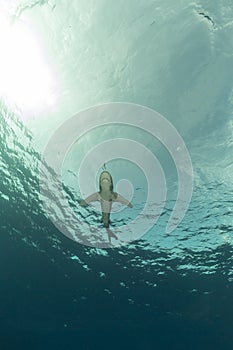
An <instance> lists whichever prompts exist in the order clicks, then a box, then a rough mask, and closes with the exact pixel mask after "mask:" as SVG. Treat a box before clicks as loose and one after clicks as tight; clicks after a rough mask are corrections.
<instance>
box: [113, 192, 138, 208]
mask: <svg viewBox="0 0 233 350" xmlns="http://www.w3.org/2000/svg"><path fill="white" fill-rule="evenodd" d="M114 202H118V203H121V204H124V205H127V207H129V208H132V207H133V205H132V204H131V203H130V202H129V201H128V200H127V199H125V198H124V197H123V196H122V195H120V194H119V193H115V198H114Z"/></svg>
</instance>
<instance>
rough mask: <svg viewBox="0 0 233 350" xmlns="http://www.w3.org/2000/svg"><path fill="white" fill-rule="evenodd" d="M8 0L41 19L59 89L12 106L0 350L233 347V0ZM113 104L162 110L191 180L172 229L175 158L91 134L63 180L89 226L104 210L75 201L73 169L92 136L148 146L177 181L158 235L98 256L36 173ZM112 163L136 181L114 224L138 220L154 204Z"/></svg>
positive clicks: (14, 8) (5, 129)
mask: <svg viewBox="0 0 233 350" xmlns="http://www.w3.org/2000/svg"><path fill="white" fill-rule="evenodd" d="M9 4H10V5H9V8H8V7H7V6H6V5H4V6H3V5H1V6H2V8H3V10H4V12H3V13H4V16H7V15H8V14H10V15H13V14H15V17H14V18H15V21H16V23H17V21H22V22H25V23H30V25H32V26H33V28H34V30H35V31H36V32H37V34H38V33H39V34H38V37H40V38H43V40H42V39H40V40H42V41H43V42H44V49H45V50H47V51H46V52H47V57H49V59H48V60H49V62H50V65H52V66H53V69H55V71H56V72H57V74H58V75H57V83H56V84H57V85H58V87H57V85H56V84H55V87H54V94H55V97H56V98H55V101H56V102H55V104H54V105H53V106H52V107H51V106H50V107H48V106H47V107H43V108H42V107H41V108H37V107H36V106H34V107H31V106H30V108H29V107H25V102H24V103H23V104H22V105H20V104H19V101H17V106H16V105H14V103H13V102H14V99H13V96H12V100H11V99H10V96H8V97H7V98H5V97H4V98H2V99H1V105H0V120H1V123H0V150H1V153H0V162H1V163H0V178H1V185H0V198H1V206H0V210H1V226H0V227H1V236H0V240H1V242H0V246H1V249H0V257H1V264H0V300H1V303H0V325H1V327H0V348H1V349H3V350H5V349H6V350H8V349H21V348H22V349H36V350H37V349H38V350H39V349H43V350H44V349H67V348H77V349H109V348H110V349H120V348H121V349H170V348H173V349H179V350H180V349H185V350H186V349H205V350H206V349H219V348H222V349H231V348H232V342H233V335H232V327H233V284H232V282H233V259H232V256H233V255H232V253H233V236H232V232H233V226H232V223H233V220H232V203H233V202H232V190H233V186H232V154H233V148H232V145H233V143H232V78H231V77H232V63H233V62H232V57H233V56H232V55H233V47H232V39H231V38H232V8H231V7H230V5H231V4H230V2H229V1H227V0H223V1H221V2H218V1H205V3H202V2H199V1H196V2H189V1H168V0H167V1H159V0H158V1H141V2H136V1H135V2H134V1H131V0H129V1H127V2H123V1H119V2H115V1H104V0H103V1H99V2H93V1H80V2H78V1H72V2H71V3H70V5H69V6H67V4H65V2H63V1H61V2H59V3H56V2H55V1H51V2H46V1H41V2H39V1H34V2H33V1H26V2H23V1H22V2H21V1H18V2H17V1H10V2H9ZM207 16H208V17H209V18H207ZM0 30H2V29H1V27H0ZM38 40H39V39H38ZM0 45H1V44H0ZM54 67H56V68H54ZM12 101H13V102H12ZM111 101H115V102H117V101H125V102H131V103H137V104H142V105H144V106H147V107H150V108H153V109H155V110H156V111H158V112H159V113H161V114H163V115H164V116H165V117H166V118H167V119H168V120H169V121H170V122H171V123H172V124H173V125H174V126H175V127H176V129H177V130H178V132H179V133H180V135H181V136H182V137H183V139H184V141H185V144H186V146H187V148H188V150H189V153H190V156H191V160H192V164H193V172H194V179H193V180H194V187H193V194H192V200H191V203H190V206H189V210H188V212H187V213H186V215H185V217H184V219H183V220H182V222H181V223H180V224H179V226H178V227H177V228H176V229H175V230H174V231H173V232H172V233H171V234H167V233H166V231H165V228H166V222H167V220H168V218H169V215H170V213H171V209H172V207H173V205H174V200H175V196H176V194H177V174H176V169H175V167H174V164H173V162H172V160H171V159H170V157H169V155H168V152H167V151H166V150H165V149H163V148H162V147H161V145H159V144H158V141H155V140H154V139H153V138H152V137H151V136H150V135H146V134H145V132H142V131H141V132H140V131H138V132H137V133H135V131H133V130H131V129H130V128H128V129H127V128H124V127H122V128H119V129H117V132H116V130H115V129H114V130H113V129H111V128H107V127H105V128H99V129H96V130H95V131H93V132H92V133H89V134H87V135H84V137H83V138H82V139H81V140H80V142H79V143H78V144H76V146H74V148H73V149H72V150H70V152H69V154H68V155H67V158H66V161H65V162H64V169H63V174H62V181H63V191H64V193H65V195H66V198H67V199H68V203H69V205H70V208H72V210H74V212H75V213H76V214H77V215H79V218H81V220H84V221H85V220H87V221H88V222H89V223H90V224H92V225H94V226H95V225H96V226H98V225H99V221H98V220H99V215H100V213H99V212H98V211H96V210H94V209H93V208H90V209H87V211H85V210H86V209H85V210H83V209H81V208H80V207H79V206H78V204H77V203H78V199H79V198H80V195H81V194H80V192H79V188H78V186H77V181H76V177H75V176H76V175H77V171H78V168H79V166H80V160H81V157H82V156H83V155H85V154H86V153H87V152H88V150H89V149H90V148H91V147H93V145H95V144H96V143H97V141H98V142H99V141H102V142H103V141H104V140H107V139H108V138H109V137H111V138H113V137H130V138H133V139H135V140H137V141H138V142H141V143H142V144H144V145H145V146H146V147H147V148H148V149H150V150H151V151H152V152H154V154H156V156H157V157H158V158H159V160H160V163H161V165H162V167H163V169H164V172H165V174H166V178H167V181H168V197H167V201H166V203H165V207H164V210H163V213H162V215H161V217H160V218H159V220H158V222H157V223H156V224H155V225H154V226H153V228H152V229H150V230H149V231H148V232H147V233H146V234H145V235H143V236H142V237H141V238H140V239H138V240H136V241H133V242H131V243H130V244H127V245H125V246H120V247H116V248H112V249H111V248H110V249H98V248H95V247H89V246H85V245H82V244H79V243H77V242H74V241H73V240H71V239H68V238H67V237H65V235H63V234H62V233H61V232H60V231H59V230H58V229H57V228H56V227H55V226H54V225H53V223H52V222H51V221H50V220H49V218H48V215H47V213H46V212H45V210H44V207H43V203H42V199H41V195H40V188H39V169H40V167H41V165H43V166H44V167H46V169H48V171H49V172H50V175H51V177H53V176H54V172H53V169H49V168H48V166H47V165H46V164H45V163H44V159H43V151H44V148H45V144H46V143H47V142H48V140H49V138H50V137H51V135H52V134H53V132H54V131H55V130H56V129H57V128H58V127H59V125H61V123H63V122H64V121H65V120H67V119H68V118H70V117H71V116H72V115H73V114H75V113H77V112H79V111H80V110H83V109H85V108H88V107H90V106H93V105H95V104H101V103H106V102H111ZM46 108H47V109H46ZM117 162H118V163H117ZM109 167H110V169H111V171H112V172H113V177H114V179H115V181H118V180H120V176H121V171H119V168H120V169H121V170H122V169H127V171H128V172H127V176H129V179H130V180H131V182H132V183H133V185H134V188H135V192H134V195H133V203H134V204H135V205H134V208H133V209H132V211H131V212H130V211H124V212H123V214H122V215H121V214H119V213H116V214H114V215H113V218H112V219H113V227H114V225H115V226H117V225H119V224H125V225H127V223H128V222H129V221H130V220H132V219H133V218H134V216H136V215H137V214H138V212H139V211H140V208H141V207H140V200H141V202H145V201H146V196H145V191H146V188H147V187H146V180H145V177H143V174H142V172H141V171H140V170H137V169H136V168H135V167H134V165H133V164H131V165H130V166H129V165H128V166H126V163H125V161H124V160H116V161H115V163H114V161H112V163H111V162H110V163H109ZM124 174H126V172H125V171H124ZM132 174H133V175H132ZM131 175H132V176H131ZM130 176H131V178H130ZM92 186H94V187H95V186H97V180H96V179H94V180H93V184H92ZM58 197H59V193H58V192H56V187H54V198H55V199H56V200H57V199H58ZM56 203H57V202H56ZM55 208H57V207H56V205H55ZM63 209H64V212H62V211H59V210H57V211H56V215H57V218H58V219H61V220H62V219H63V218H65V217H66V208H65V207H64V208H63ZM87 213H88V214H87Z"/></svg>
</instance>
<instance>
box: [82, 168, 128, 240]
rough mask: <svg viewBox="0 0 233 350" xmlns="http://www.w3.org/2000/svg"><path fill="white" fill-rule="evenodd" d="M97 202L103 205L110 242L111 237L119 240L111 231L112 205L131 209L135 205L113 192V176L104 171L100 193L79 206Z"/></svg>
mask: <svg viewBox="0 0 233 350" xmlns="http://www.w3.org/2000/svg"><path fill="white" fill-rule="evenodd" d="M96 201H98V202H100V204H101V211H102V218H101V222H102V223H103V225H104V227H105V228H106V230H107V233H108V237H109V240H110V237H114V238H116V239H117V237H116V236H115V235H114V233H113V232H112V231H111V230H109V225H110V214H111V209H112V203H113V202H118V203H121V204H124V205H126V206H128V207H129V208H132V207H133V205H132V204H131V203H130V202H129V201H128V200H127V199H125V198H124V197H123V196H121V195H120V194H119V193H117V192H113V180H112V176H111V174H110V173H109V172H108V171H106V170H104V171H103V172H102V173H101V174H100V178H99V192H95V193H93V194H91V195H90V196H88V197H87V198H86V199H84V200H82V201H81V202H80V203H79V204H80V205H81V206H86V205H88V204H89V203H91V202H96Z"/></svg>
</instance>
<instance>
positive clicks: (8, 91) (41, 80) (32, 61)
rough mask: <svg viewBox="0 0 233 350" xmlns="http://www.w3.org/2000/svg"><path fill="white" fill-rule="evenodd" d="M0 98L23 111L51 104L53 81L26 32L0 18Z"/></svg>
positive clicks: (27, 30)
mask: <svg viewBox="0 0 233 350" xmlns="http://www.w3.org/2000/svg"><path fill="white" fill-rule="evenodd" d="M0 47H1V54H0V96H1V97H2V98H3V99H4V100H6V101H7V104H10V105H11V106H12V105H14V106H16V107H17V108H19V109H21V110H22V111H33V110H34V109H35V108H39V109H42V110H43V109H44V107H46V106H51V105H52V104H53V103H54V96H53V87H54V79H53V77H52V74H51V70H50V67H49V66H48V64H47V63H46V61H45V58H44V57H43V51H42V49H41V47H40V46H39V44H38V41H37V39H36V37H35V36H34V35H33V33H32V32H30V30H29V28H28V27H27V26H26V25H25V24H23V23H21V22H17V23H15V24H10V23H8V22H7V21H6V20H5V19H4V18H0Z"/></svg>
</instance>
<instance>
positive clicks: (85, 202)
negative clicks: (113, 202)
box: [79, 192, 99, 207]
mask: <svg viewBox="0 0 233 350" xmlns="http://www.w3.org/2000/svg"><path fill="white" fill-rule="evenodd" d="M98 200H99V193H98V192H95V193H92V194H91V195H90V196H88V197H87V198H86V199H84V200H82V201H81V202H79V204H80V205H81V206H82V207H84V206H86V205H88V204H89V203H91V202H96V201H98Z"/></svg>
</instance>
